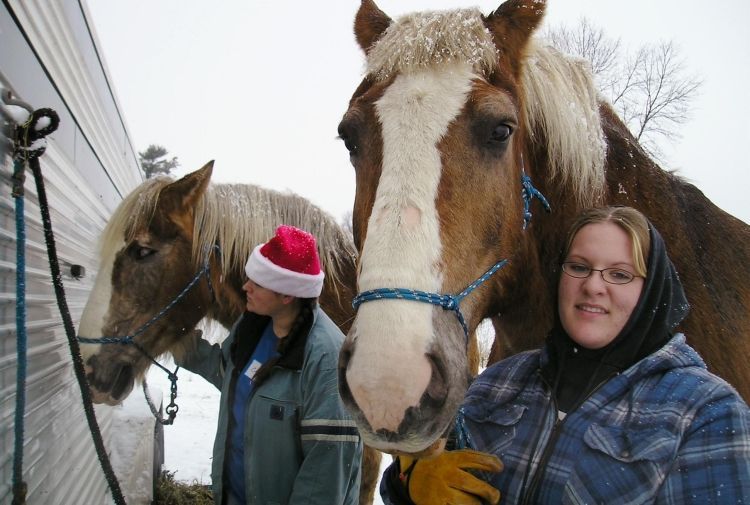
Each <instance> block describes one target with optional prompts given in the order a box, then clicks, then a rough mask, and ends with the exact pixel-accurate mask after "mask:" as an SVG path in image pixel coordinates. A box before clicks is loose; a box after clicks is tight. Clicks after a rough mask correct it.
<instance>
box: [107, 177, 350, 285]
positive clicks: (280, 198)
mask: <svg viewBox="0 0 750 505" xmlns="http://www.w3.org/2000/svg"><path fill="white" fill-rule="evenodd" d="M173 181H174V180H173V179H172V178H170V177H156V178H153V179H148V180H147V181H145V182H144V183H143V184H141V185H140V186H139V187H137V188H136V189H135V190H134V191H133V192H131V193H130V194H129V195H128V196H127V197H126V198H125V199H124V200H123V201H122V202H121V203H120V205H119V206H118V207H117V209H116V210H115V212H114V214H113V215H112V217H111V218H110V220H109V222H108V223H107V226H106V227H105V229H104V231H103V233H102V238H101V241H100V248H101V257H102V258H108V257H111V256H112V255H114V254H115V253H116V252H117V250H119V249H120V248H121V247H122V244H123V239H124V240H126V241H128V242H129V241H130V240H132V239H133V238H134V236H135V234H136V233H137V232H138V230H141V229H143V228H145V227H146V226H148V223H149V221H150V220H151V219H152V217H153V215H154V212H155V210H156V205H157V202H158V199H159V195H160V193H161V191H162V189H164V187H166V186H167V185H168V184H169V183H171V182H173ZM227 216H231V217H232V218H231V219H225V218H224V217H227ZM282 223H283V224H290V225H293V226H297V227H299V228H302V229H304V230H306V231H309V232H310V233H312V234H313V235H314V236H315V237H316V239H317V241H318V251H319V253H320V260H321V263H322V268H323V270H324V271H325V273H326V277H325V282H326V283H327V284H331V285H334V286H335V285H336V284H337V283H338V282H339V281H340V280H341V267H342V265H344V264H345V263H347V262H351V259H352V258H354V257H355V256H356V254H357V252H356V248H355V247H354V243H353V240H352V238H351V235H350V234H349V232H347V231H346V230H345V229H344V228H342V227H341V226H340V225H339V224H338V223H336V221H335V220H334V218H333V217H332V216H330V215H329V214H327V213H326V212H325V211H323V210H322V209H320V208H319V207H317V206H315V205H314V204H312V203H311V202H309V201H308V200H306V199H304V198H302V197H301V196H299V195H296V194H294V193H291V192H290V193H281V192H278V191H274V190H271V189H266V188H262V187H260V186H256V185H252V184H211V185H209V186H208V189H207V190H206V192H205V193H204V195H203V196H202V197H201V199H200V200H199V202H198V205H196V207H195V225H194V230H193V231H194V233H193V235H194V237H196V238H195V240H193V254H192V256H193V257H192V260H193V262H194V263H195V264H196V265H199V264H201V263H202V261H203V259H204V257H205V254H206V253H207V252H208V251H211V250H212V247H213V245H214V244H220V247H221V271H222V273H223V274H224V275H228V274H230V273H231V272H238V271H243V268H244V265H245V261H246V260H247V258H248V256H249V255H250V252H252V250H253V248H254V247H255V246H256V245H258V244H260V243H262V242H265V241H267V240H268V239H269V238H271V237H272V236H273V234H274V232H275V230H276V227H277V226H278V225H279V224H282Z"/></svg>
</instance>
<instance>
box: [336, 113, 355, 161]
mask: <svg viewBox="0 0 750 505" xmlns="http://www.w3.org/2000/svg"><path fill="white" fill-rule="evenodd" d="M353 130H354V129H353V128H352V127H351V126H350V125H349V124H348V123H347V122H346V121H342V122H341V124H340V125H339V137H338V138H340V139H341V140H343V141H344V147H346V150H347V151H349V156H355V155H356V154H357V151H358V150H359V144H358V142H357V137H356V135H355V134H354V133H353Z"/></svg>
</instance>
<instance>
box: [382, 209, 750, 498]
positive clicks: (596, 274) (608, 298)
mask: <svg viewBox="0 0 750 505" xmlns="http://www.w3.org/2000/svg"><path fill="white" fill-rule="evenodd" d="M568 237H569V238H568V242H567V246H566V249H565V254H564V256H563V260H562V272H561V274H560V280H559V286H558V291H557V294H558V297H557V298H558V313H557V317H556V322H555V325H554V328H553V329H552V331H551V332H550V335H549V337H548V339H547V342H546V345H545V347H544V349H542V350H538V351H531V352H527V353H522V354H518V355H516V356H513V357H511V358H508V359H506V360H504V361H502V362H500V363H497V364H495V365H493V366H492V367H490V368H488V369H487V370H485V371H484V372H483V373H482V374H481V375H480V376H479V377H478V378H477V379H476V380H475V381H474V383H473V384H472V386H471V387H470V388H469V391H468V393H467V395H466V398H465V400H464V404H463V406H462V412H463V417H464V420H465V425H466V428H467V431H468V434H469V441H470V442H471V447H472V448H473V449H476V451H469V450H459V451H452V452H445V453H443V454H442V455H441V456H438V457H437V458H433V459H431V460H417V461H416V462H415V461H412V460H406V459H405V458H402V461H396V462H395V463H394V464H393V465H392V466H391V467H390V468H389V469H388V470H387V471H386V474H385V475H384V478H383V484H382V485H381V493H382V494H383V497H384V500H385V502H386V503H390V504H400V503H417V504H419V505H421V504H427V503H440V504H459V503H460V504H472V503H476V504H480V503H483V502H482V501H481V500H482V499H484V500H486V501H488V502H491V503H496V502H497V501H498V499H499V497H500V494H502V495H503V502H504V503H513V504H524V503H529V504H546V503H549V504H553V503H554V504H559V503H674V504H678V503H679V504H684V503H701V504H705V503H750V409H749V408H748V406H747V404H745V403H744V402H743V400H742V399H741V398H740V396H739V395H738V394H737V392H736V391H735V390H734V389H733V388H732V387H731V386H730V385H728V384H727V383H726V382H725V381H723V380H722V379H720V378H719V377H717V376H715V375H713V374H711V373H710V372H709V371H708V370H707V369H706V366H705V364H704V363H703V361H702V360H701V358H700V357H699V356H698V354H697V353H696V352H695V351H694V350H693V349H692V348H691V347H690V346H689V345H688V344H687V343H686V342H685V336H684V335H682V334H680V333H676V334H675V333H673V330H674V328H675V327H676V326H677V324H678V323H679V322H680V321H682V320H683V319H684V317H685V316H686V315H687V312H688V309H689V306H688V302H687V300H686V298H685V295H684V293H683V290H682V286H681V284H680V280H679V277H678V275H677V272H676V271H675V269H674V266H673V265H672V262H671V261H670V260H669V257H668V256H667V253H666V250H665V246H664V242H663V240H662V238H661V236H660V235H659V233H658V232H657V231H656V229H655V228H654V227H653V226H652V225H651V224H650V223H649V222H648V221H647V219H646V218H645V217H644V216H643V215H642V214H641V213H640V212H638V211H636V210H635V209H632V208H629V207H607V208H598V209H592V210H589V211H586V212H585V213H584V214H582V215H581V216H580V217H579V218H578V220H577V221H576V222H575V223H574V224H573V226H572V228H571V231H570V232H569V235H568ZM728 345H729V343H728ZM478 451H481V452H478ZM498 459H499V461H502V464H500V462H499V461H498ZM399 464H401V466H399ZM501 466H502V467H504V468H503V469H502V471H499V470H500V468H501ZM468 470H471V471H472V472H473V474H472V473H470V472H469V471H468ZM476 470H482V471H480V472H476ZM498 490H499V492H498Z"/></svg>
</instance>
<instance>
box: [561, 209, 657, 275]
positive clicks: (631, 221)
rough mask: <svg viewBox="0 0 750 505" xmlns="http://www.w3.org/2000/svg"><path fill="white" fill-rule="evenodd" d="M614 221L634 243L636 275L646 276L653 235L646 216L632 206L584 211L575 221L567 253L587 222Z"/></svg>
mask: <svg viewBox="0 0 750 505" xmlns="http://www.w3.org/2000/svg"><path fill="white" fill-rule="evenodd" d="M594 223H613V224H616V225H617V226H619V227H620V228H622V230H623V231H624V232H625V233H627V234H628V236H629V237H630V241H631V242H632V243H633V263H634V265H633V266H634V267H635V273H636V275H640V276H642V277H646V274H647V273H648V272H647V263H646V262H647V261H648V253H649V250H650V249H651V235H650V233H649V223H648V219H646V216H644V215H643V214H642V213H641V212H640V211H638V210H636V209H634V208H632V207H594V208H591V209H588V210H585V211H583V213H581V214H580V215H579V216H578V218H577V219H576V220H575V221H574V222H573V225H572V226H571V227H570V231H568V238H567V240H566V242H565V250H564V251H565V254H564V256H563V257H565V256H567V255H568V252H570V246H571V244H572V243H573V239H574V238H575V236H576V235H577V234H578V232H579V231H580V229H581V228H583V227H584V226H586V225H587V224H594Z"/></svg>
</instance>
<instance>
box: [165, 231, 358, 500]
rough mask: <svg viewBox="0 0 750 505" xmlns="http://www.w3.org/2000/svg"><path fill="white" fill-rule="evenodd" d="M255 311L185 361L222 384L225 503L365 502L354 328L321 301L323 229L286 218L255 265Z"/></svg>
mask: <svg viewBox="0 0 750 505" xmlns="http://www.w3.org/2000/svg"><path fill="white" fill-rule="evenodd" d="M245 272H246V273H247V277H248V280H247V282H246V283H245V284H244V285H243V286H242V289H243V290H244V291H245V292H246V295H247V307H246V308H247V311H246V312H245V313H244V314H243V315H242V316H241V317H240V318H239V319H238V320H237V322H236V323H235V324H234V326H233V328H232V330H231V332H230V334H229V336H228V337H227V339H226V340H224V342H223V343H222V344H221V346H220V345H219V344H210V343H209V342H207V341H206V340H204V339H202V338H201V339H198V342H197V344H196V351H195V352H194V353H191V354H190V355H189V356H187V357H186V359H185V361H184V362H182V363H178V364H179V365H180V366H183V367H184V368H187V369H188V370H191V371H193V372H195V373H198V374H200V375H202V376H203V377H204V378H205V379H207V380H208V381H209V382H211V383H212V384H214V385H215V386H216V387H217V388H219V389H220V390H221V405H220V410H219V422H218V428H217V433H216V440H215V442H214V452H213V468H212V472H211V477H212V485H213V494H214V502H215V503H216V504H217V505H222V504H223V505H236V504H255V503H263V504H266V503H279V504H295V503H305V504H325V505H331V504H355V503H356V502H357V500H358V495H359V485H360V465H361V459H362V441H361V439H360V437H359V434H358V432H357V429H356V427H355V424H354V422H353V421H352V420H351V419H350V418H349V416H348V414H347V413H346V411H345V409H344V407H343V405H342V403H341V401H340V399H339V395H338V386H337V366H338V353H339V349H340V347H341V344H342V342H343V340H344V335H343V334H342V333H341V331H340V330H339V329H338V327H337V326H336V325H335V324H334V323H333V322H332V321H331V319H329V317H328V316H327V315H326V314H325V312H323V310H321V308H320V307H319V306H318V303H317V299H318V296H319V295H320V292H321V290H322V287H323V277H324V273H323V271H322V270H321V268H320V260H319V257H318V251H317V245H316V242H315V237H313V236H312V235H310V234H309V233H307V232H305V231H302V230H300V229H298V228H295V227H293V226H280V227H279V228H278V229H277V230H276V234H275V236H274V237H272V238H271V239H270V240H269V241H268V242H266V243H265V244H261V245H259V246H257V247H256V248H255V249H254V250H253V252H252V254H251V255H250V258H249V259H248V260H247V264H246V265H245Z"/></svg>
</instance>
